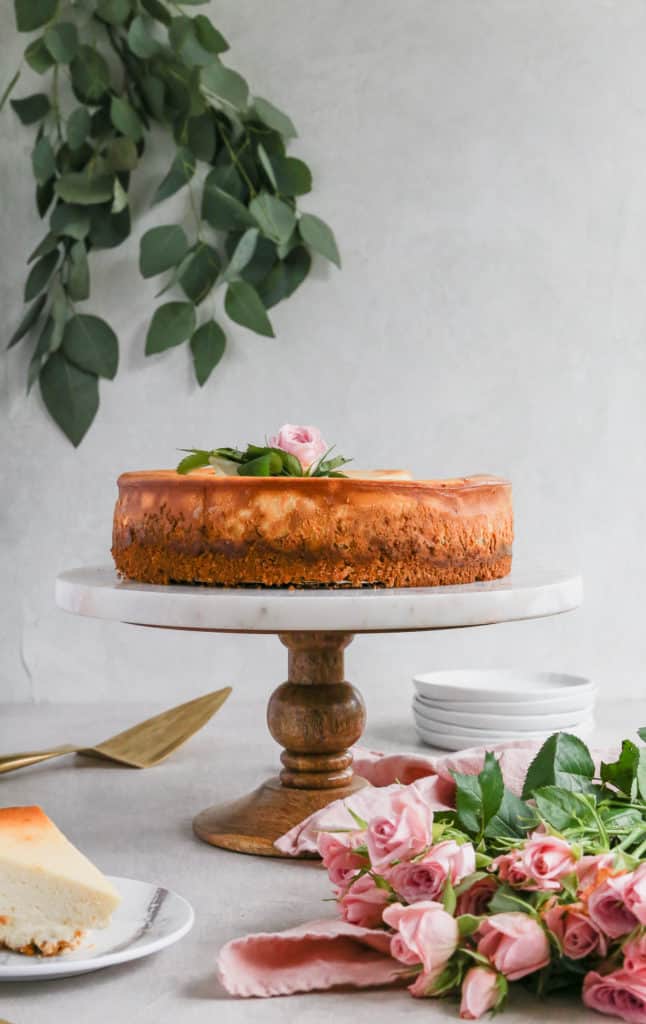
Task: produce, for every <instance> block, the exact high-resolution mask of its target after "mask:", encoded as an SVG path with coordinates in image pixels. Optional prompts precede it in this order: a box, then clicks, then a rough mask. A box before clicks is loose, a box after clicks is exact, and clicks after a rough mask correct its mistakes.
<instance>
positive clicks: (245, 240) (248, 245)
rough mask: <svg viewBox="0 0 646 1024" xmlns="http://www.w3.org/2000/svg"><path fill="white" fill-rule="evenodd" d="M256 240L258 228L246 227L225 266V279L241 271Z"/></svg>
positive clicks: (250, 255)
mask: <svg viewBox="0 0 646 1024" xmlns="http://www.w3.org/2000/svg"><path fill="white" fill-rule="evenodd" d="M257 242H258V228H248V230H247V231H245V233H244V234H243V236H242V238H241V239H240V241H239V242H238V244H237V245H236V247H235V249H234V250H233V254H232V256H231V259H230V260H229V265H228V266H227V280H229V279H230V278H231V277H235V276H237V275H239V274H240V273H241V271H242V270H244V268H245V267H246V266H247V264H248V263H249V261H250V260H251V258H252V256H253V254H254V252H255V249H256V244H257Z"/></svg>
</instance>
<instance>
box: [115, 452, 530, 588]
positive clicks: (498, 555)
mask: <svg viewBox="0 0 646 1024" xmlns="http://www.w3.org/2000/svg"><path fill="white" fill-rule="evenodd" d="M118 487H119V497H118V500H117V504H116V507H115V510H114V530H113V544H112V554H113V557H114V561H115V564H116V567H117V569H118V571H119V572H120V573H121V574H122V575H123V576H125V577H127V578H128V579H132V580H138V581H141V582H145V583H206V584H211V585H214V586H227V587H239V586H267V587H289V586H294V587H341V586H346V587H363V586H384V587H428V586H439V585H443V584H452V583H472V582H474V581H476V580H492V579H497V578H498V577H501V576H506V575H507V574H508V573H509V572H510V570H511V557H512V555H511V550H512V540H513V513H512V501H511V485H510V483H509V482H508V481H506V480H502V479H500V478H498V477H492V476H470V477H462V478H459V479H453V480H413V479H411V478H410V476H409V474H407V473H405V472H402V471H377V472H374V473H366V474H362V473H352V474H350V473H348V475H347V476H344V477H342V478H341V477H332V476H330V477H293V476H271V477H260V476H258V477H255V476H221V475H217V474H216V473H215V472H214V471H213V469H210V468H206V469H198V470H196V471H194V472H190V473H188V474H186V475H181V474H179V473H177V472H175V471H173V470H146V471H142V472H137V473H123V474H122V475H121V476H120V477H119V480H118Z"/></svg>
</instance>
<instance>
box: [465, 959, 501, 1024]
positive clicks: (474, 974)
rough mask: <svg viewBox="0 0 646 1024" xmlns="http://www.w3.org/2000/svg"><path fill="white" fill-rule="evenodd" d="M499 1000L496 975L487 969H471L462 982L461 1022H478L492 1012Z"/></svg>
mask: <svg viewBox="0 0 646 1024" xmlns="http://www.w3.org/2000/svg"><path fill="white" fill-rule="evenodd" d="M499 998H500V990H499V988H498V975H497V974H496V972H495V971H492V970H490V968H489V967H471V968H469V970H468V971H467V973H466V974H465V976H464V981H463V982H462V1001H461V1003H460V1016H461V1017H462V1020H478V1019H479V1018H480V1017H482V1014H483V1013H486V1012H487V1010H492V1009H493V1007H494V1006H495V1005H496V1003H497V1002H498V1000H499Z"/></svg>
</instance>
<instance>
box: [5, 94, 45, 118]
mask: <svg viewBox="0 0 646 1024" xmlns="http://www.w3.org/2000/svg"><path fill="white" fill-rule="evenodd" d="M9 102H10V103H11V106H12V107H13V109H14V110H15V112H16V114H17V115H18V117H19V118H20V120H21V121H22V123H23V124H36V122H37V121H42V119H43V118H44V117H46V115H47V114H49V110H50V104H49V99H48V97H47V96H46V95H45V93H44V92H36V93H34V94H33V96H25V98H24V99H22V100H10V101H9Z"/></svg>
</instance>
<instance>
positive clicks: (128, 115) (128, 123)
mask: <svg viewBox="0 0 646 1024" xmlns="http://www.w3.org/2000/svg"><path fill="white" fill-rule="evenodd" d="M110 119H111V120H112V124H113V125H114V127H115V128H116V129H117V131H119V132H121V134H122V135H125V136H126V137H127V138H129V139H132V140H133V142H138V141H139V139H140V138H141V136H142V134H143V125H142V123H141V121H140V120H139V117H138V116H137V114H136V113H135V111H134V110H133V109H132V107H131V106H130V104H129V103H128V100H124V99H123V98H122V97H121V96H113V97H112V101H111V103H110Z"/></svg>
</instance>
